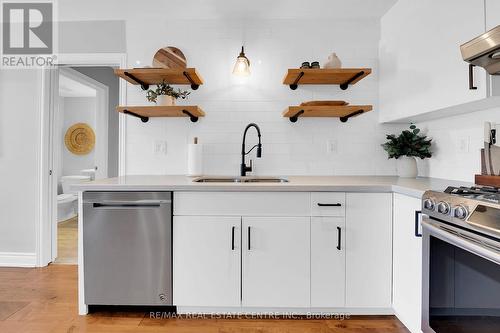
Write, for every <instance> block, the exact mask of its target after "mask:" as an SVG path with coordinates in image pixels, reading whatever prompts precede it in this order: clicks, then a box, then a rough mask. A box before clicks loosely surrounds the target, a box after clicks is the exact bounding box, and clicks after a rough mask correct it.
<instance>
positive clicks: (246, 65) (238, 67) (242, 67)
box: [233, 46, 250, 76]
mask: <svg viewBox="0 0 500 333" xmlns="http://www.w3.org/2000/svg"><path fill="white" fill-rule="evenodd" d="M233 74H234V75H237V76H249V75H250V60H248V58H247V57H246V56H245V50H244V48H243V46H242V47H241V52H240V55H239V56H238V58H236V64H234V69H233Z"/></svg>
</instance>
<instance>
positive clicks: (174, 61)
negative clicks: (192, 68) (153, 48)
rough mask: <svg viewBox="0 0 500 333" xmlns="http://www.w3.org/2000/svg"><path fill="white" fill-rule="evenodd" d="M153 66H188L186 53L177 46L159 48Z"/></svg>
mask: <svg viewBox="0 0 500 333" xmlns="http://www.w3.org/2000/svg"><path fill="white" fill-rule="evenodd" d="M153 67H160V68H186V67H187V62H186V57H185V56H184V53H182V51H181V50H179V49H178V48H176V47H173V46H167V47H164V48H162V49H159V50H158V51H157V52H156V53H155V56H154V57H153Z"/></svg>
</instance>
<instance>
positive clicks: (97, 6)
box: [58, 0, 397, 21]
mask: <svg viewBox="0 0 500 333" xmlns="http://www.w3.org/2000/svg"><path fill="white" fill-rule="evenodd" d="M396 1H397V0H307V1H306V0H148V1H139V0H107V1H102V0H86V1H81V0H65V1H61V2H59V6H58V8H59V9H58V10H59V14H60V15H59V16H60V20H63V21H66V20H68V21H71V20H110V19H114V20H117V19H118V20H123V19H133V18H137V17H138V16H140V17H143V16H162V17H164V18H165V19H169V18H174V19H247V20H252V19H353V18H380V17H381V16H383V15H384V14H385V13H386V12H387V11H388V10H389V8H391V7H392V5H394V3H396Z"/></svg>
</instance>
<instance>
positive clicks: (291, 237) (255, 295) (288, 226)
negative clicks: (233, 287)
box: [242, 217, 310, 307]
mask: <svg viewBox="0 0 500 333" xmlns="http://www.w3.org/2000/svg"><path fill="white" fill-rule="evenodd" d="M242 225H243V227H242V246H243V256H242V257H243V270H242V274H243V280H242V287H243V288H242V290H243V297H242V305H243V306H263V307H308V306H309V305H310V217H243V223H242Z"/></svg>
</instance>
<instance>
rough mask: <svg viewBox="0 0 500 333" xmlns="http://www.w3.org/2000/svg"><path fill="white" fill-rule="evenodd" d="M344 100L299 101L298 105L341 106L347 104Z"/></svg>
mask: <svg viewBox="0 0 500 333" xmlns="http://www.w3.org/2000/svg"><path fill="white" fill-rule="evenodd" d="M347 104H349V103H347V102H346V101H309V102H303V103H300V106H342V105H347Z"/></svg>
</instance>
